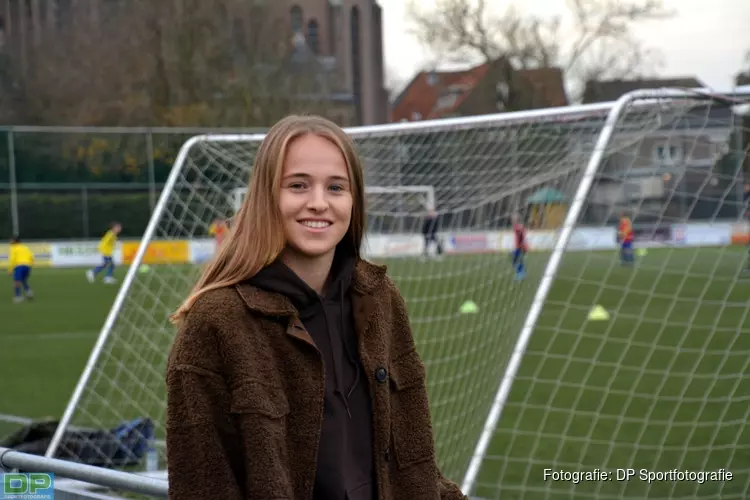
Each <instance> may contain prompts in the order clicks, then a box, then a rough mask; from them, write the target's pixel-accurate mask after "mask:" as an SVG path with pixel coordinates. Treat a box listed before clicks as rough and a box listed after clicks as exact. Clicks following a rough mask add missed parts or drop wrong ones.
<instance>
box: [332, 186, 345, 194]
mask: <svg viewBox="0 0 750 500" xmlns="http://www.w3.org/2000/svg"><path fill="white" fill-rule="evenodd" d="M331 190H333V191H335V192H337V193H338V192H341V191H343V190H344V186H340V185H338V184H334V185H333V186H331Z"/></svg>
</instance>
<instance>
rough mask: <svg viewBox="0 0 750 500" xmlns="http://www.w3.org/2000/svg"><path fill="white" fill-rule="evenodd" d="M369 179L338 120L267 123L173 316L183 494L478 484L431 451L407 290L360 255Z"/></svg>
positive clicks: (175, 491)
mask: <svg viewBox="0 0 750 500" xmlns="http://www.w3.org/2000/svg"><path fill="white" fill-rule="evenodd" d="M363 193H364V180H363V173H362V165H361V163H360V160H359V159H358V157H357V154H356V151H355V147H354V144H353V143H352V142H351V140H350V139H349V137H348V136H347V135H346V134H345V133H344V131H343V130H341V129H340V128H338V127H337V126H336V125H335V124H333V123H331V122H329V121H327V120H325V119H323V118H319V117H299V116H291V117H288V118H285V119H283V120H282V121H280V122H279V123H277V124H276V125H275V126H274V127H273V128H272V129H271V130H270V131H269V132H268V134H267V136H266V138H265V139H264V141H263V143H262V144H261V145H260V148H259V150H258V153H257V156H256V159H255V165H254V168H253V173H252V177H251V179H250V186H249V192H248V196H247V198H246V199H245V202H244V204H243V206H242V207H241V209H240V210H239V212H238V213H237V215H236V217H235V219H234V221H233V230H232V231H231V232H229V233H228V234H227V236H226V240H225V241H224V244H223V245H222V247H221V248H220V250H219V252H218V254H217V255H216V257H215V258H214V260H213V261H212V262H211V263H210V264H209V265H208V267H207V268H206V269H205V271H204V273H203V275H202V277H201V278H200V280H199V281H198V283H197V285H196V287H195V289H194V290H193V293H192V295H191V296H190V297H189V298H188V299H187V300H186V302H185V303H184V304H183V305H182V306H181V307H180V308H179V310H178V311H177V312H176V313H175V315H174V316H173V320H174V321H175V322H176V323H178V324H179V332H178V334H177V337H176V339H175V342H174V344H173V347H172V350H171V352H170V356H169V362H168V368H167V389H168V404H167V463H168V472H169V482H170V498H171V499H172V500H188V499H190V500H192V499H196V500H198V499H200V500H207V499H212V498H216V499H222V500H235V499H258V500H271V499H289V500H292V499H295V500H302V499H314V500H318V499H326V500H364V499H367V500H371V499H373V500H374V499H380V500H390V499H403V500H420V499H425V500H426V499H444V500H448V499H464V498H466V497H465V496H464V495H463V494H462V493H461V491H460V490H459V488H458V487H457V486H456V485H455V484H453V483H451V482H450V481H448V480H447V479H445V478H444V477H443V476H442V475H441V473H440V471H439V470H438V467H437V465H436V462H435V449H434V444H433V435H432V426H431V421H430V413H429V408H428V404H427V392H426V389H425V369H424V365H423V363H422V361H421V359H420V357H419V355H418V354H417V351H416V349H415V345H414V339H413V337H412V333H411V330H410V328H409V319H408V317H407V313H406V307H405V304H404V300H403V299H402V297H401V296H400V294H399V292H398V290H397V288H396V286H395V285H394V284H393V282H392V281H391V280H390V279H389V278H388V277H387V276H386V271H385V267H379V266H376V265H373V264H371V263H368V262H366V261H364V260H362V259H361V258H360V245H361V243H362V237H363V234H364V226H365V209H364V197H363Z"/></svg>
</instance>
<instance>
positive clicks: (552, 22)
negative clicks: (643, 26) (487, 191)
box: [409, 0, 673, 95]
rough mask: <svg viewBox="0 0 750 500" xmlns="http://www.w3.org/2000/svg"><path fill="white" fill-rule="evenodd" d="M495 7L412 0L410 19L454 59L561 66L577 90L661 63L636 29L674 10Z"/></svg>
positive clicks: (607, 3)
mask: <svg viewBox="0 0 750 500" xmlns="http://www.w3.org/2000/svg"><path fill="white" fill-rule="evenodd" d="M490 4H491V3H490V2H488V1H487V0H438V1H437V5H436V6H435V7H434V8H432V9H429V10H424V9H420V8H419V7H417V5H416V4H415V3H414V1H413V0H410V4H409V18H410V20H411V21H412V24H413V31H414V34H415V35H416V36H417V38H418V39H419V40H420V41H421V42H422V43H423V44H425V45H426V46H427V47H428V48H430V49H431V50H432V51H433V52H435V53H436V54H443V55H444V56H443V57H445V58H446V59H447V60H448V61H451V62H455V61H461V62H465V61H467V60H481V61H483V62H488V61H494V60H498V59H504V60H506V61H508V63H509V65H510V67H509V68H508V71H510V70H511V69H531V68H541V67H559V68H560V69H562V70H563V72H564V74H565V77H566V80H567V81H568V82H569V84H570V85H571V86H572V91H573V93H574V94H580V92H582V90H583V86H584V84H585V82H587V81H590V80H593V79H605V78H626V77H636V76H641V75H642V74H644V73H647V72H649V71H652V70H653V69H655V68H656V67H657V66H659V65H660V56H659V54H658V53H657V52H656V51H654V50H652V49H650V48H648V47H646V46H645V45H644V44H643V43H642V42H641V41H640V40H638V38H637V37H636V36H635V35H634V34H633V29H632V28H633V26H635V25H637V24H640V23H643V22H647V21H654V20H663V19H666V18H668V17H670V16H671V15H672V14H673V13H672V12H669V11H667V10H665V9H664V7H663V3H662V0H567V6H568V15H567V16H550V17H545V18H542V17H539V16H535V15H532V14H522V13H520V12H519V11H518V10H517V9H515V8H513V7H510V8H508V9H506V10H505V11H504V12H503V13H499V14H495V13H493V12H491V11H490V9H489V5H490ZM513 90H514V89H512V88H511V89H510V92H509V94H510V95H512V94H513Z"/></svg>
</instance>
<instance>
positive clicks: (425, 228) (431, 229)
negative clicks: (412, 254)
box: [422, 210, 443, 258]
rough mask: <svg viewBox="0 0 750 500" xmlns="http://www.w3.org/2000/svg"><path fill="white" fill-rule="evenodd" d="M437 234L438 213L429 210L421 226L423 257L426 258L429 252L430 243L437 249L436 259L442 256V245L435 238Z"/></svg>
mask: <svg viewBox="0 0 750 500" xmlns="http://www.w3.org/2000/svg"><path fill="white" fill-rule="evenodd" d="M437 232H438V213H437V212H436V211H435V210H430V211H429V212H428V214H427V217H425V220H424V224H422V236H424V250H423V254H424V257H425V258H427V256H428V255H429V251H430V243H435V247H436V249H437V254H438V258H441V257H442V255H443V244H442V243H440V239H439V238H438V237H437Z"/></svg>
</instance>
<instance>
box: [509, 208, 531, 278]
mask: <svg viewBox="0 0 750 500" xmlns="http://www.w3.org/2000/svg"><path fill="white" fill-rule="evenodd" d="M511 222H512V223H513V239H514V242H515V246H514V249H513V267H514V268H515V270H516V281H521V280H522V279H524V278H525V277H526V263H525V262H524V258H525V257H526V252H528V251H529V247H528V245H527V243H526V227H525V226H524V225H523V222H522V221H521V216H520V215H519V214H513V217H512V218H511Z"/></svg>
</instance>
